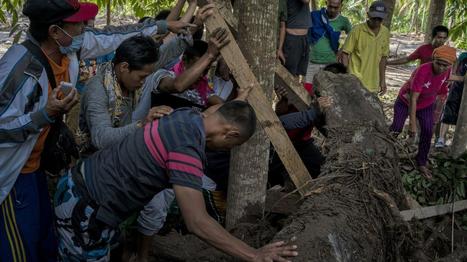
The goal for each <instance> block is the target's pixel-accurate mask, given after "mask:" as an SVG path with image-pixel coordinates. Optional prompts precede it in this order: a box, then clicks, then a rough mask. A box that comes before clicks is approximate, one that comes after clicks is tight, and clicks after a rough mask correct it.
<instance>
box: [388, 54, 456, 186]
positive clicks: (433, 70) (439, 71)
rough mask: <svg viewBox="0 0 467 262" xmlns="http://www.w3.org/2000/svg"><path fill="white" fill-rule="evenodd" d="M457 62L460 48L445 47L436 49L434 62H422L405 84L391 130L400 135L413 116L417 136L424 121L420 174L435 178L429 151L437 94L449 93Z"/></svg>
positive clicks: (411, 134)
mask: <svg viewBox="0 0 467 262" xmlns="http://www.w3.org/2000/svg"><path fill="white" fill-rule="evenodd" d="M455 61H456V49H454V48H452V47H449V46H441V47H438V48H436V49H435V50H434V51H433V61H432V62H429V63H425V64H422V65H420V66H419V67H418V68H417V69H416V70H415V71H414V72H413V73H412V76H411V77H410V79H409V80H408V81H407V82H406V83H405V84H404V86H402V88H401V90H400V91H399V95H398V97H397V99H396V102H395V104H394V118H393V119H394V120H393V122H392V125H391V127H390V131H391V132H394V133H395V134H396V135H398V134H399V133H400V132H401V131H402V129H403V127H404V123H405V120H406V119H407V117H409V132H408V133H409V137H410V138H412V139H413V138H415V134H416V133H417V121H418V122H419V123H420V140H419V144H418V153H417V156H416V162H417V165H418V168H419V171H420V173H421V174H422V175H423V176H425V177H426V178H431V171H430V170H429V169H428V168H427V162H428V153H429V152H430V145H431V138H432V136H433V124H434V117H433V111H434V110H435V104H436V103H435V102H436V97H437V96H442V95H446V94H447V92H448V82H447V80H448V79H449V75H450V74H451V66H452V64H454V62H455Z"/></svg>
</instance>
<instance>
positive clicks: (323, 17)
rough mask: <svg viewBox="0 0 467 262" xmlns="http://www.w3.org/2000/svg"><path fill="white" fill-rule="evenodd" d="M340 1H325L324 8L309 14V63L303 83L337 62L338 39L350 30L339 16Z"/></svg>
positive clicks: (309, 81) (344, 19)
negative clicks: (310, 23) (342, 33)
mask: <svg viewBox="0 0 467 262" xmlns="http://www.w3.org/2000/svg"><path fill="white" fill-rule="evenodd" d="M341 8H342V0H327V1H326V8H322V9H321V10H315V11H312V12H311V21H312V26H311V27H310V29H309V30H308V41H309V42H310V62H309V64H308V69H307V72H306V78H305V82H307V83H312V82H313V77H314V75H315V74H316V73H318V71H319V70H321V69H322V68H324V67H325V66H326V65H328V64H332V63H335V62H337V52H338V51H339V38H340V35H341V32H342V31H345V33H346V34H349V33H350V30H352V25H351V24H350V21H349V19H348V18H347V17H345V16H342V15H340V12H341Z"/></svg>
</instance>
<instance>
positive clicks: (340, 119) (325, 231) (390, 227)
mask: <svg viewBox="0 0 467 262" xmlns="http://www.w3.org/2000/svg"><path fill="white" fill-rule="evenodd" d="M313 87H314V88H316V90H319V92H320V94H321V95H323V96H331V97H332V98H333V100H334V106H333V107H332V108H330V109H329V110H327V111H326V124H327V125H326V126H327V128H328V131H329V137H328V138H327V139H326V142H325V144H324V148H323V153H324V155H326V163H325V165H324V166H323V167H322V169H321V170H322V172H321V174H320V176H319V177H318V178H317V179H315V180H314V181H313V182H314V183H313V185H312V191H311V192H313V193H312V194H311V195H310V196H309V197H308V198H306V199H305V200H304V203H303V204H302V205H301V207H300V208H299V209H298V210H297V211H296V212H295V214H294V215H293V216H292V217H291V218H292V219H291V221H290V224H289V225H286V226H285V227H284V228H283V229H282V230H281V231H280V232H279V233H278V234H277V235H276V237H275V240H288V239H290V238H291V237H292V236H295V237H296V238H297V240H296V242H295V244H296V245H297V246H298V253H299V254H300V255H299V257H297V258H295V259H294V260H293V261H410V260H409V259H406V258H409V257H410V256H411V253H412V251H414V250H416V247H415V246H413V245H412V243H414V241H413V235H411V231H410V227H409V225H408V224H407V222H405V221H403V220H402V217H401V216H400V212H399V210H403V209H404V208H405V207H406V205H405V200H404V199H405V197H404V188H403V185H402V181H401V177H400V173H399V161H398V157H397V152H396V148H395V147H394V141H393V139H392V138H391V136H390V134H389V132H388V130H387V125H386V123H385V116H384V111H383V108H382V105H381V103H380V102H379V100H378V98H377V97H376V96H374V95H372V94H370V93H368V91H366V90H365V89H364V88H363V87H362V85H361V83H360V81H358V79H356V78H355V77H354V76H352V75H334V74H332V73H329V72H321V73H319V74H318V75H317V76H316V77H315V81H314V83H313ZM362 112H364V113H363V114H362ZM413 261H421V260H413Z"/></svg>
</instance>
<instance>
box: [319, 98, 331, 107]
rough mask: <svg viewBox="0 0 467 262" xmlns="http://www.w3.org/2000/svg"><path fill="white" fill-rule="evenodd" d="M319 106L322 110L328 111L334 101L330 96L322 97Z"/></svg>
mask: <svg viewBox="0 0 467 262" xmlns="http://www.w3.org/2000/svg"><path fill="white" fill-rule="evenodd" d="M318 104H319V108H320V109H326V108H329V107H331V106H332V104H333V100H332V98H331V97H330V96H322V97H319V98H318Z"/></svg>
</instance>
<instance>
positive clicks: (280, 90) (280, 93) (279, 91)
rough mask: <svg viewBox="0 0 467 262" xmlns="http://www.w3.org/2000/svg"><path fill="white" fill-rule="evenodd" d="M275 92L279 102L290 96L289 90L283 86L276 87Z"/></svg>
mask: <svg viewBox="0 0 467 262" xmlns="http://www.w3.org/2000/svg"><path fill="white" fill-rule="evenodd" d="M274 91H275V92H276V95H277V98H278V99H279V100H282V99H283V98H287V96H288V93H287V88H285V87H284V86H282V85H275V86H274Z"/></svg>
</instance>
